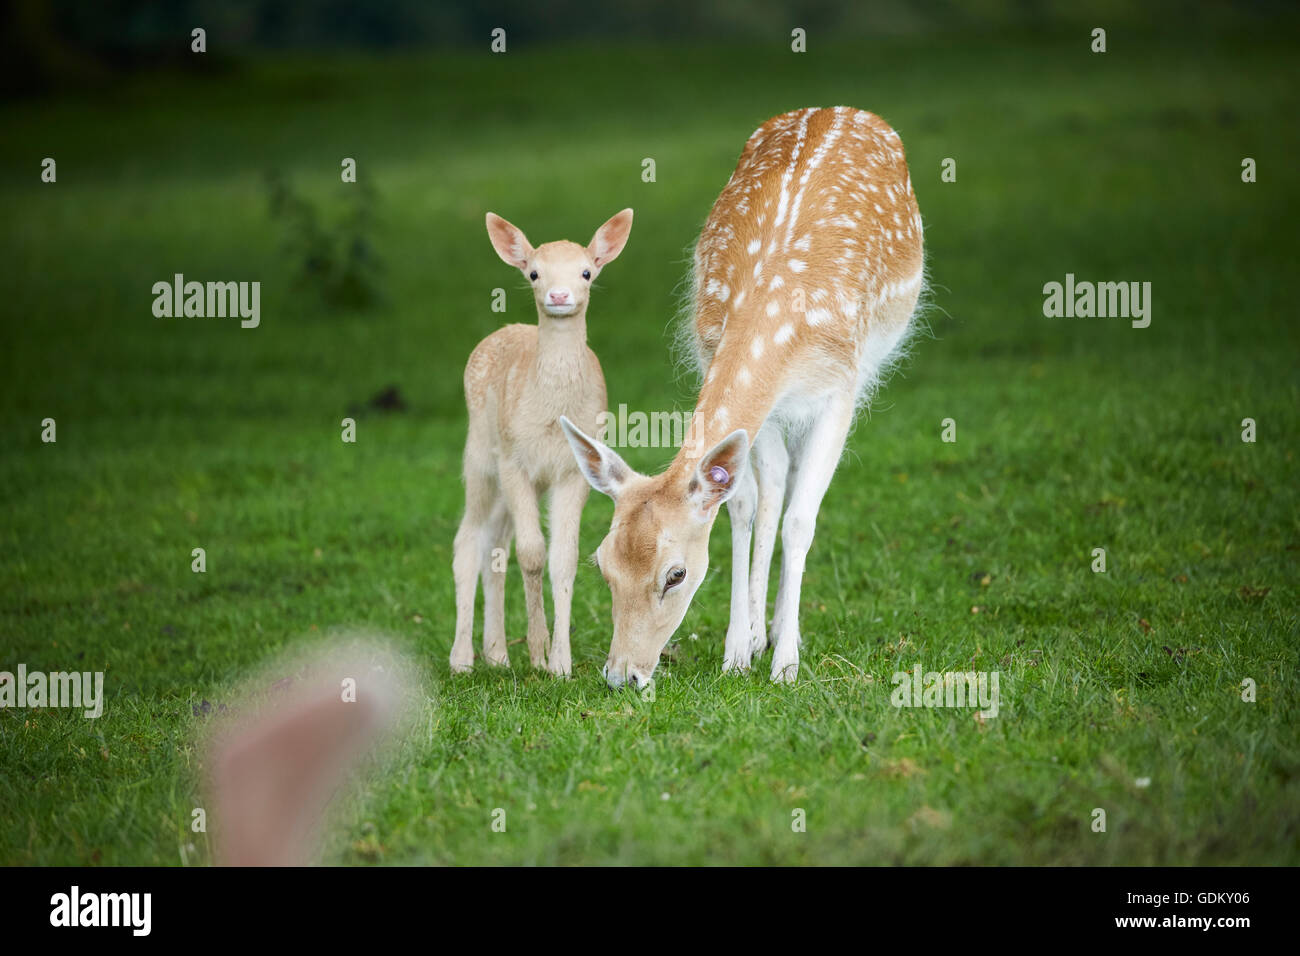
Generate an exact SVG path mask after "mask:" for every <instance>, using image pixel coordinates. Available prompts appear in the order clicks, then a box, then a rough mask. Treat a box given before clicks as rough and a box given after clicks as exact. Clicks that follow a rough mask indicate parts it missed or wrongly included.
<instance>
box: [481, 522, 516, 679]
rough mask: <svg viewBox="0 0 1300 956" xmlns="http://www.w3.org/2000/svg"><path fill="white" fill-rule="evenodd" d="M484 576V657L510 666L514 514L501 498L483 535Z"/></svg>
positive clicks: (482, 562)
mask: <svg viewBox="0 0 1300 956" xmlns="http://www.w3.org/2000/svg"><path fill="white" fill-rule="evenodd" d="M479 540H480V541H481V550H480V555H479V564H480V565H481V569H482V570H481V573H482V575H483V657H484V659H485V660H486V661H487V662H488V663H489V664H498V665H501V666H503V667H508V666H509V665H510V655H509V653H508V652H507V651H506V569H507V568H508V567H509V566H510V512H509V511H507V510H506V503H505V499H504V498H501V499H498V500H497V502H496V504H495V506H494V507H493V509H492V514H491V516H490V517H489V518H488V520H487V523H486V524H485V525H484V526H483V533H482V535H481V536H480V539H479Z"/></svg>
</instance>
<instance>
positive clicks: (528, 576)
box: [501, 461, 550, 667]
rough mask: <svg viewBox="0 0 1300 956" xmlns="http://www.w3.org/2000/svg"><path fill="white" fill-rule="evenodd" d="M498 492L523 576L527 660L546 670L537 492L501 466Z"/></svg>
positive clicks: (509, 466) (513, 469) (513, 468)
mask: <svg viewBox="0 0 1300 956" xmlns="http://www.w3.org/2000/svg"><path fill="white" fill-rule="evenodd" d="M501 491H502V493H503V494H504V495H505V499H506V507H507V508H509V509H510V523H511V524H512V525H514V529H515V554H516V556H517V557H518V559H519V570H520V571H522V572H523V575H524V598H525V601H526V604H527V607H528V657H529V659H530V660H531V661H532V662H533V666H534V667H545V666H546V645H547V643H548V642H549V640H550V635H549V633H548V632H547V629H546V605H545V604H544V603H543V600H542V574H543V572H544V571H545V570H546V539H545V538H544V537H542V524H541V516H540V514H539V513H538V510H537V491H536V489H534V488H533V483H532V482H531V481H530V480H529V479H528V475H527V474H526V473H525V472H524V470H523V469H522V468H520V467H519V466H518V465H516V464H514V463H513V462H511V461H502V462H501Z"/></svg>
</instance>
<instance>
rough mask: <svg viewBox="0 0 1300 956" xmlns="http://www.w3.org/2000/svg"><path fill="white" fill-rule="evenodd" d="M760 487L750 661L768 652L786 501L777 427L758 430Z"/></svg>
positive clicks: (755, 461) (755, 460) (784, 459)
mask: <svg viewBox="0 0 1300 956" xmlns="http://www.w3.org/2000/svg"><path fill="white" fill-rule="evenodd" d="M750 463H751V467H752V468H753V469H754V478H755V480H756V481H757V484H758V507H757V510H756V511H755V514H754V560H753V564H752V565H751V567H750V570H749V650H750V655H751V660H752V658H753V657H754V656H756V655H758V654H762V653H763V651H764V650H766V649H767V579H768V574H769V572H770V571H771V569H772V555H773V554H774V553H775V551H776V528H777V524H778V523H779V521H780V518H781V505H782V503H783V502H784V501H785V476H786V472H787V471H788V470H789V468H790V455H789V453H788V452H787V451H786V450H785V440H784V439H783V438H782V436H781V432H780V431H779V430H778V429H777V428H776V426H775V425H771V426H768V427H765V428H762V429H759V432H758V435H757V436H756V437H755V439H754V450H753V452H751V456H750Z"/></svg>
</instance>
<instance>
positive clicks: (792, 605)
mask: <svg viewBox="0 0 1300 956" xmlns="http://www.w3.org/2000/svg"><path fill="white" fill-rule="evenodd" d="M852 422H853V399H852V397H849V398H844V397H842V396H838V395H837V396H835V397H833V398H831V399H829V400H828V401H827V403H826V406H825V408H824V410H823V411H822V412H821V414H819V415H817V416H816V417H814V418H813V420H812V422H811V423H810V424H809V426H808V429H807V431H806V432H805V433H804V434H802V435H801V436H799V439H798V441H797V443H795V444H794V446H793V447H791V449H790V461H791V468H790V476H789V483H790V484H789V501H788V502H787V504H786V509H785V518H784V519H783V521H782V523H781V580H780V583H779V584H778V585H777V590H776V610H775V612H774V613H773V615H772V642H773V644H774V645H775V650H774V651H773V653H772V680H774V681H793V680H794V679H795V678H796V677H798V676H799V592H800V587H801V585H802V583H803V571H804V563H805V561H806V559H807V557H808V549H809V547H811V546H812V540H813V532H814V531H815V529H816V526H817V512H818V511H819V510H820V509H821V504H822V498H823V497H824V496H825V494H826V489H827V488H828V487H829V486H830V483H831V477H832V476H833V475H834V474H835V466H836V465H837V464H839V460H840V454H841V453H842V452H843V451H844V439H845V438H846V437H847V435H848V433H849V426H850V425H851V424H852Z"/></svg>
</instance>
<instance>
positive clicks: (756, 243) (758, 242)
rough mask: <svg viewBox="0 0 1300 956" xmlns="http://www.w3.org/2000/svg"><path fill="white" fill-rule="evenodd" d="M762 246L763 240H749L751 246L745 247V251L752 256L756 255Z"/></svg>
mask: <svg viewBox="0 0 1300 956" xmlns="http://www.w3.org/2000/svg"><path fill="white" fill-rule="evenodd" d="M762 244H763V240H762V239H751V240H749V245H747V246H745V251H746V252H748V253H749V254H750V255H751V256H752V255H753V254H754V253H756V252H758V248H759V246H761V245H762Z"/></svg>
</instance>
